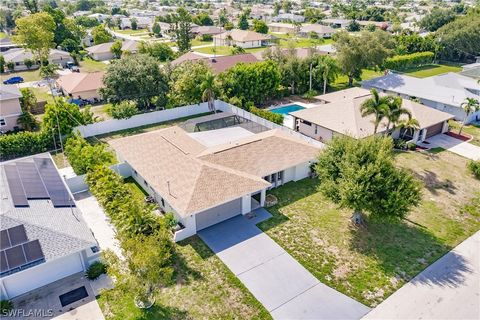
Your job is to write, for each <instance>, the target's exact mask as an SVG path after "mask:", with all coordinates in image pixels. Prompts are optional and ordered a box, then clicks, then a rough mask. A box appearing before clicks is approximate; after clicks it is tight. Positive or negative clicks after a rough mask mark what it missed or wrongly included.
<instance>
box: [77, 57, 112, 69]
mask: <svg viewBox="0 0 480 320" xmlns="http://www.w3.org/2000/svg"><path fill="white" fill-rule="evenodd" d="M107 68H108V64H106V63H103V62H101V61H95V60H92V59H90V58H85V59H84V60H82V61H80V71H82V72H97V71H105V70H107Z"/></svg>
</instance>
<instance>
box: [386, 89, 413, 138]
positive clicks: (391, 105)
mask: <svg viewBox="0 0 480 320" xmlns="http://www.w3.org/2000/svg"><path fill="white" fill-rule="evenodd" d="M386 98H387V99H388V103H387V104H388V109H387V112H386V114H385V117H386V118H387V120H388V123H387V131H386V132H388V131H389V130H390V124H392V125H393V126H392V127H393V129H395V126H396V125H397V124H398V123H399V121H400V118H401V117H402V116H403V115H406V116H407V117H408V119H411V118H412V113H411V112H410V110H408V109H405V108H402V103H403V100H402V98H400V97H396V96H387V97H386Z"/></svg>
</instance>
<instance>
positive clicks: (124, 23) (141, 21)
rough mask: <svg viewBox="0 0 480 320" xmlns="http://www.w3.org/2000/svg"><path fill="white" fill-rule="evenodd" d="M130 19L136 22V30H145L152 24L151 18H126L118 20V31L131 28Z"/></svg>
mask: <svg viewBox="0 0 480 320" xmlns="http://www.w3.org/2000/svg"><path fill="white" fill-rule="evenodd" d="M132 19H135V20H136V21H137V29H147V28H148V27H149V26H150V25H152V24H153V22H154V19H153V18H151V17H128V18H121V19H120V29H122V30H124V29H131V28H132Z"/></svg>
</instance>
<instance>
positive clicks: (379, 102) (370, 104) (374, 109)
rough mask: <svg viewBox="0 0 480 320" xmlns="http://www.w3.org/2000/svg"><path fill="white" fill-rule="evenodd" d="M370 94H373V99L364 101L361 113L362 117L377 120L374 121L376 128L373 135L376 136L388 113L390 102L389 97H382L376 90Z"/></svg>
mask: <svg viewBox="0 0 480 320" xmlns="http://www.w3.org/2000/svg"><path fill="white" fill-rule="evenodd" d="M370 92H371V93H372V97H371V98H370V99H368V100H365V101H363V103H362V105H361V106H360V111H361V112H362V117H366V116H369V115H374V116H375V119H374V120H373V125H374V126H375V128H374V130H373V133H374V134H376V133H377V130H378V126H379V125H380V122H382V120H383V119H384V118H385V115H386V113H387V112H388V107H389V106H388V102H389V101H388V98H387V97H380V95H379V94H378V91H377V90H375V89H372V90H371V91H370Z"/></svg>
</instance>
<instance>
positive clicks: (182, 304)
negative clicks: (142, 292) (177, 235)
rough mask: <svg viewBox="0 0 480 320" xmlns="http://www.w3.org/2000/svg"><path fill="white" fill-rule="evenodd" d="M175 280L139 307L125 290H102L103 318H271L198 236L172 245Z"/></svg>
mask: <svg viewBox="0 0 480 320" xmlns="http://www.w3.org/2000/svg"><path fill="white" fill-rule="evenodd" d="M175 248H176V254H175V257H174V259H175V272H174V284H173V285H171V286H170V287H167V288H164V289H162V290H161V292H160V293H159V294H158V295H157V296H156V302H155V305H154V306H153V307H152V308H150V309H148V310H140V309H138V308H136V307H135V306H134V304H133V297H132V295H131V294H129V293H128V292H121V291H120V290H116V289H112V290H108V291H104V292H102V294H101V295H100V296H99V297H98V302H99V304H100V307H101V309H102V311H103V314H104V315H105V318H106V319H143V320H147V319H152V320H153V319H271V317H270V315H269V313H268V312H267V311H266V310H265V309H264V308H263V306H262V305H261V304H260V303H259V302H258V301H257V300H256V299H255V298H254V297H253V296H252V294H251V293H250V292H249V291H248V290H247V289H246V288H245V287H244V286H243V284H242V283H241V282H240V280H238V279H237V278H236V277H235V275H234V274H233V273H231V272H230V271H229V270H228V269H227V267H226V266H225V265H224V264H223V263H222V262H221V261H220V259H219V258H218V257H217V256H215V255H214V254H213V252H212V251H211V250H210V249H209V248H208V247H207V246H206V245H205V244H204V243H203V242H202V241H201V240H200V238H198V237H197V236H194V237H191V238H189V239H187V240H184V241H182V242H180V243H178V244H176V245H175Z"/></svg>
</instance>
